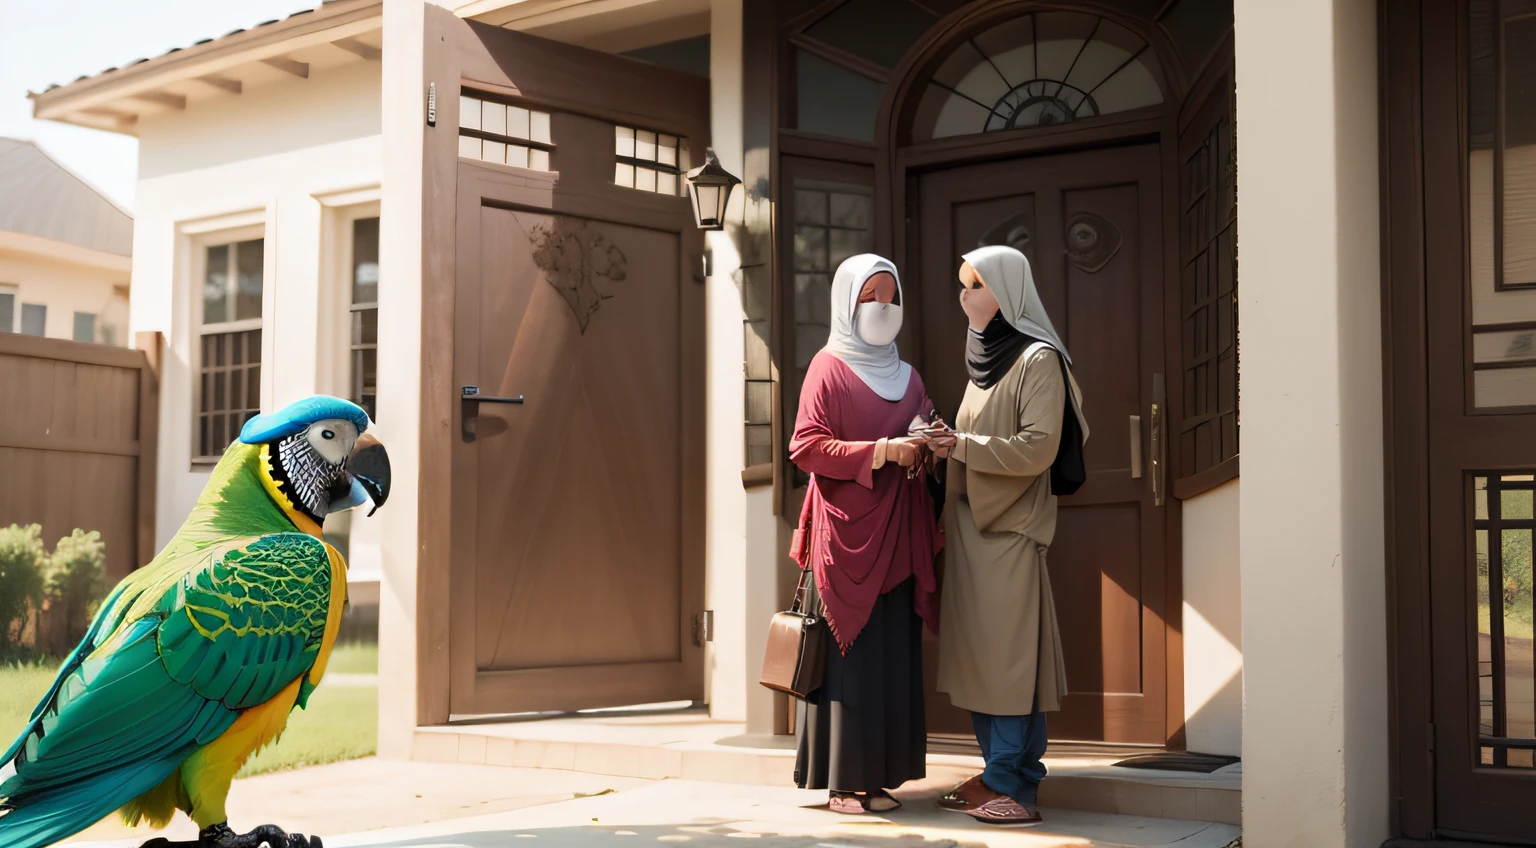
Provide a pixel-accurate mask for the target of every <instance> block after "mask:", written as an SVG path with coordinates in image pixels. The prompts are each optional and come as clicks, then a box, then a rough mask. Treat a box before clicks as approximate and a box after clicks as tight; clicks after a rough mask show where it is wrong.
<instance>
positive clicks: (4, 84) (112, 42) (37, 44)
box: [0, 0, 320, 211]
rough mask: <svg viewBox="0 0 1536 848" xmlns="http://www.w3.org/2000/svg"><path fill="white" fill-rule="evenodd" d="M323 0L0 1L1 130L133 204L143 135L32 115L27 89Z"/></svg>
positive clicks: (119, 201)
mask: <svg viewBox="0 0 1536 848" xmlns="http://www.w3.org/2000/svg"><path fill="white" fill-rule="evenodd" d="M318 5H320V0H0V136H9V137H11V138H20V139H26V140H29V141H34V142H37V144H38V146H40V147H42V149H43V150H44V151H46V152H47V153H48V154H49V155H50V156H52V157H53V158H54V159H57V160H58V161H60V162H62V163H64V165H65V166H66V167H68V168H69V169H70V170H72V171H74V172H75V173H76V174H78V175H79V176H81V177H83V178H84V179H85V180H86V181H87V182H89V183H91V184H92V185H94V186H95V187H96V188H97V189H99V190H100V191H101V192H102V193H103V194H106V195H107V196H108V197H110V198H111V199H112V200H113V201H115V202H116V203H117V204H118V205H119V206H122V207H123V208H124V209H127V210H129V211H132V210H133V189H134V183H135V182H136V180H137V179H138V176H137V175H138V142H137V140H136V139H135V138H134V137H133V136H129V135H122V134H119V133H109V132H103V131H101V130H91V129H86V128H84V127H77V126H73V125H70V124H60V123H56V122H53V121H38V120H34V119H33V118H32V101H30V100H28V99H27V92H28V91H42V90H43V89H45V88H47V87H48V86H49V85H51V84H53V83H66V82H69V81H71V80H73V79H75V78H76V77H79V76H82V75H87V76H94V75H95V74H97V73H100V72H101V71H103V70H105V69H107V68H111V67H120V66H122V65H124V64H126V63H128V62H132V61H133V60H135V59H141V58H146V57H154V56H158V55H160V54H161V53H164V52H165V51H167V50H169V49H171V48H172V47H187V46H189V45H191V44H192V43H193V42H196V41H201V40H202V39H205V38H212V37H217V36H221V35H224V34H226V33H228V32H229V31H231V30H235V29H244V28H247V27H251V26H254V25H256V24H259V23H261V22H263V21H270V20H272V19H274V18H284V17H287V16H288V15H290V14H292V13H293V12H296V11H299V10H300V9H312V8H314V7H316V6H318Z"/></svg>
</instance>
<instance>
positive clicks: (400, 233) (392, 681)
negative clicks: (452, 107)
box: [377, 0, 453, 760]
mask: <svg viewBox="0 0 1536 848" xmlns="http://www.w3.org/2000/svg"><path fill="white" fill-rule="evenodd" d="M425 8H426V4H425V3H424V2H423V0H384V57H383V69H382V73H383V89H384V93H383V97H384V102H383V116H382V121H381V123H382V130H383V135H384V169H383V175H384V176H383V186H382V191H381V195H382V197H381V204H380V205H381V213H380V218H379V267H380V269H381V277H380V280H379V282H380V285H379V333H380V334H381V335H382V336H383V337H385V338H388V339H390V340H391V341H390V343H389V344H387V345H381V346H380V348H379V378H378V380H379V386H378V388H379V422H380V423H379V425H378V428H377V429H378V430H379V431H380V438H381V439H382V440H384V441H386V442H387V443H388V444H390V445H392V446H398V447H394V448H393V449H392V451H391V453H390V473H391V475H392V476H393V477H394V481H393V485H392V487H391V489H390V498H389V507H388V509H389V520H388V521H385V522H384V526H383V533H382V537H383V538H382V540H381V542H380V551H381V554H382V557H381V560H382V562H381V569H382V574H381V577H380V581H379V756H381V757H386V758H390V759H402V760H403V759H409V758H410V756H411V743H412V740H413V738H414V737H415V733H416V726H417V724H418V723H419V722H418V720H417V719H418V715H417V712H418V705H419V704H420V695H421V693H419V692H418V691H417V681H416V669H417V638H416V632H417V631H416V621H417V604H416V580H417V557H418V555H419V546H418V544H417V532H416V530H417V526H416V521H417V508H418V505H419V501H420V493H419V491H418V481H419V474H420V448H419V446H420V444H421V330H422V325H421V297H422V287H421V281H422V265H421V262H422V258H421V221H422V180H423V174H422V133H423V124H424V121H423V117H422V112H423V109H424V108H425V102H426V101H425V92H426V88H427V83H426V79H425V71H424V69H423V65H422V62H423V60H424V53H423V41H422V39H423V35H422V20H423V16H424V14H425ZM448 90H449V91H450V92H451V91H452V90H453V89H452V88H451V87H449V89H448ZM440 647H446V646H440ZM440 696H441V698H442V699H443V700H444V701H446V698H447V693H446V692H445V693H440ZM443 712H444V713H445V714H446V712H447V711H446V709H444V710H443Z"/></svg>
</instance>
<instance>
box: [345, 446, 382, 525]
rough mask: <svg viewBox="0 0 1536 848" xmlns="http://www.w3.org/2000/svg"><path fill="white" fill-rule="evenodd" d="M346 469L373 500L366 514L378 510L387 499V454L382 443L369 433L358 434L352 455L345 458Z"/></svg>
mask: <svg viewBox="0 0 1536 848" xmlns="http://www.w3.org/2000/svg"><path fill="white" fill-rule="evenodd" d="M347 470H348V471H350V472H351V473H352V477H353V479H355V480H356V481H357V482H358V485H360V486H362V487H363V491H365V492H367V493H368V498H369V500H371V501H373V509H370V510H369V511H368V514H369V515H373V514H374V513H375V512H378V511H379V507H381V506H383V505H384V502H385V501H387V500H389V454H388V453H387V452H386V451H385V450H384V445H383V444H381V443H380V442H379V440H378V439H375V438H374V437H373V436H372V435H371V434H369V433H364V434H363V435H361V436H359V437H358V438H357V444H356V445H354V446H353V448H352V456H351V457H349V458H348V459H347Z"/></svg>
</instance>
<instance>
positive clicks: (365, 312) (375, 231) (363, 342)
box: [347, 217, 379, 421]
mask: <svg viewBox="0 0 1536 848" xmlns="http://www.w3.org/2000/svg"><path fill="white" fill-rule="evenodd" d="M351 238H352V261H351V263H350V265H351V267H350V268H349V269H348V274H349V276H350V278H351V280H350V282H351V285H350V286H349V289H350V292H351V294H350V302H349V305H348V309H349V315H348V318H349V322H348V326H349V336H348V347H347V356H348V374H349V380H348V384H347V385H348V391H349V392H350V394H351V400H352V402H353V403H355V404H357V405H358V406H361V407H362V408H363V409H365V410H367V411H368V417H369V418H371V419H373V420H374V421H377V420H378V404H379V389H378V385H379V219H378V218H376V217H374V218H357V219H355V220H353V221H352V233H351Z"/></svg>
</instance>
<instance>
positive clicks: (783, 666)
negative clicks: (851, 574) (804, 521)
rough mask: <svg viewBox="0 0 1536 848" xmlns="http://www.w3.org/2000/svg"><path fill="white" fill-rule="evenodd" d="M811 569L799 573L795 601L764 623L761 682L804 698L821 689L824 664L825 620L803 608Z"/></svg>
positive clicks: (824, 669) (825, 644)
mask: <svg viewBox="0 0 1536 848" xmlns="http://www.w3.org/2000/svg"><path fill="white" fill-rule="evenodd" d="M810 577H811V570H810V569H805V570H803V571H801V572H800V585H799V587H798V588H796V589H795V602H794V603H793V604H791V605H790V608H789V609H788V610H786V611H784V612H781V613H777V614H775V615H774V617H773V620H772V621H771V622H769V624H768V652H767V656H766V657H764V659H763V676H762V679H761V681H760V682H761V683H762V684H763V685H764V686H767V687H768V688H769V689H773V690H775V691H777V692H788V693H789V694H791V695H793V696H795V697H796V698H800V699H801V700H804V699H805V698H806V697H807V696H809V695H810V694H811V693H812V692H815V691H816V690H817V689H820V688H821V681H822V675H824V674H825V673H826V665H827V654H826V650H827V623H826V622H825V621H823V620H822V618H821V616H820V615H818V614H817V613H815V612H806V611H805V585H806V580H808V579H810Z"/></svg>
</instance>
